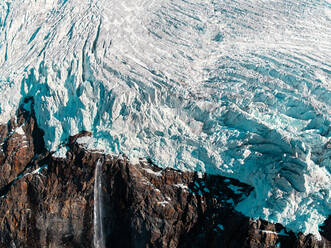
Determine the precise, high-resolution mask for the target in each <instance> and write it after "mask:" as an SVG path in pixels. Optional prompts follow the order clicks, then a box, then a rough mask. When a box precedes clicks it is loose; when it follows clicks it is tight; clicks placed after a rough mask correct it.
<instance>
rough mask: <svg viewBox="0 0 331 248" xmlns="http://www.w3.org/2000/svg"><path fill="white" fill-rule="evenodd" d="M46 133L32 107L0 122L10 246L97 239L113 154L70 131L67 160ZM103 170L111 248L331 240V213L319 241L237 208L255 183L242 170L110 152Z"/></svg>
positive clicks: (1, 240) (3, 241) (0, 182)
mask: <svg viewBox="0 0 331 248" xmlns="http://www.w3.org/2000/svg"><path fill="white" fill-rule="evenodd" d="M29 101H31V104H32V105H33V102H32V100H31V99H30V100H29ZM31 109H33V106H32V107H31ZM20 127H22V130H23V133H22V131H20V129H19V128H20ZM14 130H16V131H14ZM42 135H43V132H42V130H40V129H38V127H37V125H36V121H35V118H34V115H33V110H32V111H27V110H25V109H24V108H23V107H22V108H21V109H20V110H18V115H17V118H16V119H12V120H11V121H10V122H9V124H8V125H7V126H0V142H2V149H3V150H2V151H1V152H0V163H1V166H0V193H1V196H2V198H0V220H1V221H0V247H31V248H33V247H93V229H94V225H93V206H94V198H93V186H94V170H95V165H96V162H97V160H98V159H99V158H100V157H102V156H104V155H102V154H99V153H97V152H89V151H86V150H84V149H83V148H81V147H79V145H78V144H77V143H76V139H77V137H79V136H82V135H90V133H88V132H85V133H81V134H79V135H77V136H75V137H71V138H70V139H69V141H68V148H69V151H68V153H67V158H66V159H60V158H54V157H52V154H50V153H49V152H47V151H46V150H45V148H44V144H43V139H42ZM39 168H41V169H39ZM38 169H39V170H38ZM102 171H103V173H102V180H103V184H102V185H103V188H102V193H103V194H102V195H103V203H102V208H103V210H104V216H103V222H102V223H103V230H104V232H105V242H106V246H107V247H137V248H138V247H234V248H237V247H238V248H241V247H254V248H267V247H268V248H269V247H289V248H290V247H291V248H304V247H305V248H308V247H314V248H315V247H316V248H317V247H321V248H322V247H323V248H327V247H331V246H330V240H331V236H330V230H331V226H330V218H329V219H328V220H327V221H326V223H325V226H324V227H323V228H322V230H323V232H322V235H323V236H324V237H323V239H322V241H317V240H316V239H315V238H314V237H313V236H304V235H299V236H295V235H294V234H293V233H291V232H289V233H287V232H286V230H284V228H283V227H282V226H281V225H279V224H276V225H274V224H270V223H268V222H265V221H262V220H257V221H253V220H250V219H249V218H247V217H244V216H242V215H241V214H239V213H237V212H236V211H234V209H233V206H234V205H235V204H236V203H238V202H239V201H240V200H241V199H242V198H243V197H245V195H248V194H249V193H250V191H251V190H252V188H251V187H250V186H248V185H245V184H242V183H240V182H239V181H236V180H233V179H229V178H225V177H220V176H211V175H204V176H203V177H202V178H199V177H198V175H197V174H195V173H183V172H179V171H175V170H171V169H167V170H161V169H159V168H157V167H156V166H153V165H151V164H150V163H147V162H143V161H141V162H140V163H139V164H137V165H132V164H130V163H128V162H127V160H126V158H125V157H124V158H114V157H110V156H106V157H105V162H104V164H103V168H102ZM231 185H232V186H231ZM233 185H234V186H236V188H237V189H238V190H236V191H234V190H233V189H231V188H233Z"/></svg>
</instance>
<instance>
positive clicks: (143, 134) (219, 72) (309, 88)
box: [0, 0, 331, 235]
mask: <svg viewBox="0 0 331 248" xmlns="http://www.w3.org/2000/svg"><path fill="white" fill-rule="evenodd" d="M330 13H331V7H330V3H329V1H317V0H309V1H308V0H300V1H299V0H298V1H297V0H291V1H288V0H286V1H285V0H284V1H281V0H276V1H259V0H254V1H253V0H246V1H244V0H239V1H233V0H223V1H222V0H220V1H214V0H204V1H201V0H194V1H190V0H186V1H179V0H164V1H156V0H154V1H151V0H125V1H123V0H113V1H106V0H99V1H97V0H81V1H74V0H47V1H45V0H35V1H31V0H11V1H8V0H5V1H4V0H2V1H0V97H1V102H0V111H1V115H0V116H1V121H2V122H6V121H8V119H9V118H10V116H12V115H13V114H14V113H15V111H16V109H17V107H18V105H19V104H20V103H22V102H23V99H24V98H25V97H28V96H33V97H34V99H35V111H36V115H37V121H38V124H39V125H40V127H41V128H43V129H44V130H45V131H46V132H45V133H46V135H45V142H46V145H47V146H48V148H49V149H50V150H53V151H57V150H58V152H57V154H59V156H63V155H64V152H65V150H63V148H61V149H60V147H61V146H60V144H61V143H62V142H64V141H65V140H66V139H67V138H68V136H69V135H73V134H77V133H78V132H80V131H82V130H88V131H91V132H92V133H93V137H92V138H90V139H88V138H82V139H80V142H82V143H84V144H85V146H86V147H87V148H91V149H98V150H102V151H105V152H108V153H115V154H119V153H121V154H126V155H127V156H129V157H130V158H131V159H132V161H134V159H138V158H146V159H150V160H152V161H153V162H155V163H156V164H158V165H160V166H164V167H175V168H178V169H182V170H195V171H199V172H209V173H214V174H221V175H225V176H229V177H233V178H236V179H239V180H241V181H242V182H245V183H248V184H250V185H252V186H254V187H255V190H254V191H253V192H252V193H251V194H250V196H249V197H248V198H247V199H246V200H244V201H242V202H241V203H240V205H238V206H237V209H238V210H239V211H241V212H243V213H244V214H246V215H248V216H250V217H254V218H258V217H261V218H264V219H266V220H269V221H272V222H280V223H282V224H284V225H286V226H287V227H288V228H291V229H292V230H294V231H302V232H304V233H314V234H317V235H318V225H319V224H321V223H322V222H323V221H324V219H325V218H326V217H327V216H328V215H329V214H330V213H331V202H330V188H331V180H330V173H331V142H330V136H331V131H330V121H331V112H330V111H331V83H330V80H331V59H330V54H331V47H330V46H331V45H330V40H331V28H330V27H331V14H330Z"/></svg>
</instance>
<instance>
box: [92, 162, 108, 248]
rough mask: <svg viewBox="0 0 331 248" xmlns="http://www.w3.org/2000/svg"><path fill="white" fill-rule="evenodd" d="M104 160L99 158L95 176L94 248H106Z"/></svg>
mask: <svg viewBox="0 0 331 248" xmlns="http://www.w3.org/2000/svg"><path fill="white" fill-rule="evenodd" d="M103 163H104V158H103V157H102V158H99V159H98V161H97V164H96V166H95V176H94V222H93V225H94V233H93V243H94V248H105V247H106V246H105V239H104V230H103V195H102V165H103Z"/></svg>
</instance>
